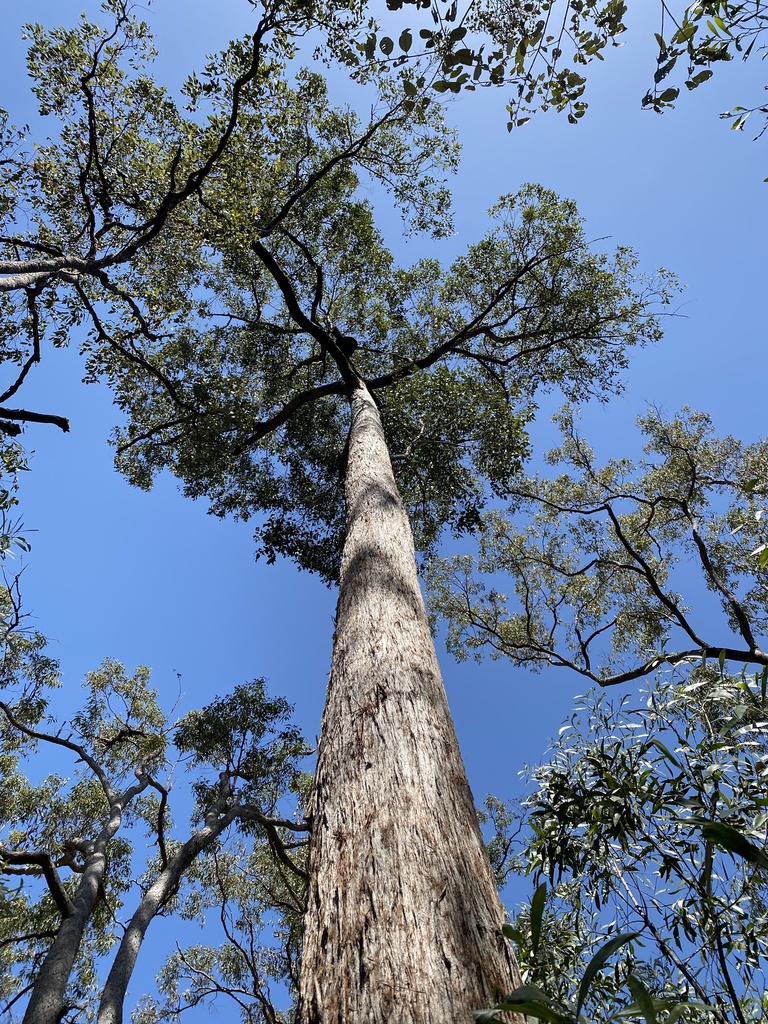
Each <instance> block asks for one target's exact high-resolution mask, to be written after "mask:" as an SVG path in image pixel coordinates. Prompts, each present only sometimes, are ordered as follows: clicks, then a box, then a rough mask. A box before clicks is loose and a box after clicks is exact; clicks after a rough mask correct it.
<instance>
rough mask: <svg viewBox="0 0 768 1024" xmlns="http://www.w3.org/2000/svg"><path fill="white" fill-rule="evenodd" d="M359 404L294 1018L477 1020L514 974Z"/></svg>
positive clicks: (360, 392)
mask: <svg viewBox="0 0 768 1024" xmlns="http://www.w3.org/2000/svg"><path fill="white" fill-rule="evenodd" d="M351 405H352V425H351V428H350V443H349V460H348V467H347V479H346V493H347V515H348V533H347V540H346V544H345V548H344V558H343V563H342V572H341V586H340V591H339V603H338V612H337V621H336V635H335V638H334V648H333V659H332V665H331V674H330V680H329V684H328V694H327V700H326V706H325V711H324V713H323V721H322V727H321V736H320V742H319V747H318V765H317V776H316V784H315V791H314V796H313V803H312V808H311V813H312V827H313V831H312V840H311V853H310V867H309V873H310V889H309V900H308V909H307V914H306V920H305V930H304V949H303V955H302V966H301V990H300V1021H301V1024H321V1022H322V1024H341V1022H344V1024H398V1022H408V1024H455V1022H461V1024H464V1022H466V1024H470V1022H471V1021H472V1015H471V1011H472V1010H473V1009H479V1008H484V1007H488V1006H490V1005H493V1002H494V1001H495V998H496V996H497V993H499V992H501V993H504V992H508V991H510V990H511V989H513V988H515V987H516V986H517V985H519V984H520V981H519V975H518V972H517V968H516V966H515V963H514V958H513V956H512V953H511V951H510V950H509V948H508V946H507V943H506V942H505V941H504V940H503V938H502V935H501V928H502V925H503V923H504V911H503V908H502V905H501V902H500V900H499V897H498V894H497V891H496V886H495V884H494V879H493V876H492V873H491V869H490V865H489V863H488V859H487V857H486V853H485V850H484V848H483V843H482V838H481V835H480V830H479V827H478V823H477V815H476V811H475V806H474V802H473V800H472V794H471V792H470V789H469V785H468V783H467V778H466V773H465V770H464V765H463V762H462V759H461V754H460V753H459V747H458V743H457V740H456V734H455V731H454V726H453V721H452V719H451V715H450V712H449V710H448V704H447V700H446V695H445V690H444V687H443V682H442V678H441V676H440V670H439V668H438V664H437V658H436V655H435V649H434V643H433V641H432V636H431V634H430V630H429V625H428V623H427V618H426V615H425V611H424V605H423V601H422V597H421V591H420V588H419V583H418V578H417V575H416V565H415V558H414V549H413V539H412V534H411V529H410V524H409V522H408V517H407V514H406V512H405V509H404V507H403V504H402V502H401V500H400V496H399V494H398V491H397V486H396V484H395V480H394V477H393V474H392V468H391V464H390V460H389V454H388V451H387V446H386V442H385V439H384V434H383V431H382V428H381V421H380V418H379V413H378V409H377V408H376V405H375V403H374V401H373V399H372V398H371V396H370V394H369V392H368V391H367V390H366V389H365V388H364V387H360V388H358V389H357V390H356V391H355V392H354V393H353V395H352V399H351Z"/></svg>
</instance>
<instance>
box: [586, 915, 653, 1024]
mask: <svg viewBox="0 0 768 1024" xmlns="http://www.w3.org/2000/svg"><path fill="white" fill-rule="evenodd" d="M638 935H640V932H623V933H622V934H621V935H615V936H614V937H613V938H612V939H609V940H608V942H606V943H605V945H604V946H602V947H601V948H600V949H599V950H598V951H597V953H595V955H594V956H593V957H592V959H591V960H590V961H589V964H588V965H587V969H586V971H584V977H583V978H582V979H581V984H580V985H579V996H578V1001H577V1003H576V1016H577V1017H578V1016H579V1014H580V1013H581V1008H582V1006H583V1005H584V1001H585V999H586V998H587V993H588V992H589V986H590V985H591V984H592V982H593V980H594V978H595V977H596V975H597V974H598V973H599V971H601V970H602V968H603V966H604V965H605V963H606V962H607V961H608V959H609V958H610V957H611V956H613V954H614V953H615V952H616V950H617V949H620V948H621V947H622V946H625V945H626V944H627V943H628V942H631V941H632V940H633V939H636V938H637V936H638Z"/></svg>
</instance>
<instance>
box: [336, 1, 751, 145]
mask: <svg viewBox="0 0 768 1024" xmlns="http://www.w3.org/2000/svg"><path fill="white" fill-rule="evenodd" d="M411 6H413V7H416V8H417V10H420V9H424V10H426V9H429V11H430V14H431V18H430V19H427V18H426V17H424V18H422V24H423V27H421V28H418V30H417V29H416V28H415V27H414V28H411V27H409V28H405V29H403V30H401V31H400V34H399V38H398V36H397V33H393V34H392V36H389V35H387V34H386V31H387V30H388V26H387V25H385V27H384V28H383V29H382V27H381V26H380V25H378V24H376V23H375V22H374V21H373V20H372V21H371V22H370V23H369V26H368V29H369V30H368V35H367V37H366V38H365V40H362V39H360V40H359V41H356V43H355V45H354V46H352V47H350V51H349V53H348V54H347V55H346V61H347V63H348V64H351V65H352V66H353V67H359V72H358V73H359V74H364V73H365V71H366V70H367V69H368V67H369V65H370V63H371V62H377V63H379V64H380V65H383V66H393V67H399V66H402V65H403V64H408V63H409V62H411V61H414V60H415V59H423V58H424V57H425V56H428V55H431V56H432V57H433V59H434V58H436V59H437V70H436V71H434V72H433V73H432V75H431V77H430V78H429V80H427V78H426V77H425V76H424V75H422V76H421V79H420V83H421V85H422V87H427V88H431V89H433V90H435V91H437V92H438V93H445V92H448V93H458V92H461V91H462V90H467V91H468V90H473V89H476V88H478V87H482V86H500V85H503V86H508V87H510V88H511V89H512V99H511V100H510V102H509V104H508V107H507V110H508V112H509V115H510V119H509V122H508V124H507V127H508V129H510V130H511V129H512V128H513V127H515V126H521V125H523V124H525V123H526V122H527V121H529V120H530V117H531V115H532V114H533V113H534V112H535V111H536V110H537V109H541V110H548V109H550V108H553V109H554V110H558V111H563V110H564V111H567V116H568V121H569V122H570V123H571V124H577V123H578V121H579V120H580V118H582V117H583V116H584V114H585V113H586V111H587V106H588V104H587V101H586V99H585V95H586V90H587V84H588V81H587V72H586V67H587V65H589V64H590V63H591V62H592V61H593V60H595V59H597V60H604V59H605V51H606V50H607V49H608V47H609V46H611V47H619V46H621V44H622V36H623V34H624V33H625V32H626V31H627V24H626V22H625V19H626V17H627V14H628V10H629V11H631V8H630V5H629V4H628V3H627V2H626V0H530V2H526V3H517V2H515V0H468V2H466V3H464V4H461V5H460V4H459V3H458V2H457V0H444V2H441V0H431V2H426V3H424V2H422V0H387V8H388V9H389V10H390V11H401V10H403V9H404V8H406V7H411ZM658 18H659V23H658V31H657V32H655V33H654V36H655V41H656V46H657V56H656V68H655V70H654V72H653V84H652V86H651V88H650V89H649V90H648V92H647V93H646V94H645V96H644V97H643V99H642V103H643V105H644V106H646V107H649V108H651V109H653V110H656V111H659V112H661V111H663V110H665V109H667V108H669V107H672V106H674V103H675V100H677V98H678V96H679V94H680V87H679V86H677V85H670V84H668V80H669V79H672V80H674V72H676V71H679V68H678V61H679V60H680V59H681V58H683V62H684V63H685V65H686V67H685V72H684V79H683V82H684V84H685V87H686V89H687V90H689V91H692V90H694V89H697V88H698V87H699V86H700V85H702V84H703V83H704V82H706V81H708V80H709V79H710V78H711V77H712V75H713V74H714V66H716V65H718V64H720V63H722V62H728V61H731V60H733V59H734V57H735V56H737V55H738V56H739V57H740V58H741V59H742V60H747V59H748V58H749V57H750V56H751V55H752V53H753V52H754V51H755V49H757V52H760V51H761V50H762V49H764V47H763V46H760V45H757V44H758V41H759V40H760V37H761V36H762V33H763V32H764V31H765V28H766V25H767V24H768V20H767V15H766V11H765V8H764V4H763V2H762V0H746V2H744V0H737V2H731V0H698V2H696V3H693V4H688V3H683V2H682V0H681V2H677V3H669V2H667V0H660V2H659V4H658ZM416 37H418V44H417V46H416V48H415V49H414V41H415V39H416ZM355 51H357V52H355ZM756 111H758V112H760V113H764V114H765V113H768V108H767V107H766V105H765V104H764V103H760V104H758V105H756V106H753V107H751V108H750V107H744V106H734V108H733V109H732V110H731V111H729V112H726V113H724V114H722V115H721V116H722V117H724V118H728V119H729V120H730V121H731V127H732V128H735V129H743V128H744V125H745V123H746V121H747V119H748V117H749V116H750V115H751V114H752V113H754V112H756ZM767 123H768V122H767ZM764 130H765V128H763V129H762V131H761V132H760V134H761V135H762V133H763V131H764Z"/></svg>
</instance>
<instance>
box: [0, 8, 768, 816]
mask: <svg viewBox="0 0 768 1024" xmlns="http://www.w3.org/2000/svg"><path fill="white" fill-rule="evenodd" d="M83 6H85V7H86V8H87V9H88V10H89V11H95V10H96V8H97V5H96V4H94V3H85V4H83V2H82V0H78V2H72V0H25V3H24V4H23V5H18V7H17V6H9V9H8V10H7V11H6V13H5V15H4V19H3V21H4V24H3V34H2V37H0V106H5V107H7V108H8V109H9V110H10V111H11V113H12V119H13V120H15V121H16V122H17V123H18V122H23V121H25V120H28V119H29V118H30V117H31V116H32V114H31V110H32V107H31V100H30V97H29V94H28V91H27V80H26V78H25V71H24V66H23V54H24V46H23V44H22V42H21V39H20V31H19V29H20V24H21V21H22V20H27V21H40V22H42V23H44V24H46V25H52V24H54V23H57V24H58V23H72V22H73V21H74V19H75V18H76V17H77V15H78V14H79V11H80V10H81V9H82V7H83ZM631 6H634V7H637V8H638V9H639V8H644V9H645V12H644V15H643V17H644V18H645V23H644V24H643V25H642V26H641V28H640V30H638V31H636V32H631V33H630V34H629V36H628V41H627V44H626V45H625V46H624V47H623V48H622V49H621V50H619V51H616V52H613V53H610V54H609V55H608V59H607V60H606V61H605V63H604V64H602V65H599V66H596V67H594V68H593V69H592V71H591V86H590V94H589V97H588V98H589V99H590V110H589V112H588V114H587V116H586V118H585V119H584V121H583V122H582V123H581V124H580V125H579V126H577V127H571V126H569V125H568V124H567V123H566V121H565V118H564V117H558V116H555V115H551V114H549V115H539V116H537V117H536V118H534V120H533V121H532V122H531V123H530V124H529V125H527V126H526V127H525V128H524V129H522V130H519V131H516V132H513V133H512V134H511V135H509V134H508V133H507V132H506V130H505V117H504V97H503V94H502V93H496V94H494V93H491V92H488V91H485V90H482V91H480V92H478V93H475V94H474V95H472V96H469V95H467V96H463V97H461V98H460V99H458V100H457V101H455V102H452V103H451V104H450V106H449V117H450V119H451V120H452V121H454V122H455V123H456V125H457V126H458V127H459V130H460V136H461V140H462V142H463V144H464V158H463V164H462V169H461V172H460V174H459V176H458V178H457V179H456V181H455V192H454V194H455V206H456V235H455V237H454V238H452V239H449V240H448V241H446V242H445V243H441V244H440V245H439V246H435V245H434V243H429V249H430V252H432V253H433V254H434V255H436V256H438V257H441V258H444V259H446V260H447V259H450V258H451V257H452V256H453V255H454V254H455V253H457V252H459V251H461V250H462V249H463V248H464V247H465V246H466V245H467V244H469V243H470V242H472V241H474V240H475V239H476V238H478V237H479V236H480V235H481V234H482V233H483V231H484V225H485V210H486V208H487V207H488V206H489V205H491V203H493V202H494V201H495V199H496V198H497V197H498V196H499V195H500V194H503V193H507V192H512V191H514V190H516V189H517V187H518V186H519V185H520V184H522V183H523V182H526V181H537V182H540V183H542V184H543V185H545V186H547V187H549V188H552V189H554V190H555V191H557V192H560V193H561V194H563V195H568V196H571V197H573V198H574V199H576V200H577V202H578V204H579V207H580V209H581V211H582V214H583V215H584V216H585V218H586V220H587V231H588V234H589V235H590V236H591V237H594V238H602V237H603V236H611V242H612V244H626V245H631V246H633V247H634V248H636V249H637V250H638V252H639V253H640V255H641V257H642V262H643V266H644V267H645V268H646V269H647V270H648V271H653V270H654V269H655V268H657V267H659V266H665V267H668V268H671V269H673V270H674V271H676V272H677V273H678V275H679V277H680V279H681V281H682V282H683V283H684V284H686V285H687V288H686V291H685V293H684V295H683V296H682V297H681V307H680V313H681V314H682V315H681V316H680V317H678V318H674V319H670V321H669V323H668V328H667V336H666V339H665V341H664V342H663V343H662V344H660V345H658V346H656V347H655V348H653V349H649V350H646V351H644V352H641V353H637V354H635V355H634V356H633V360H632V364H631V367H630V370H629V372H628V374H627V380H626V383H627V387H626V391H625V393H624V394H623V395H622V396H621V397H620V398H618V399H615V400H613V401H612V402H611V403H610V405H608V406H604V407H596V408H594V409H590V410H588V411H587V413H586V422H587V424H588V427H589V429H591V430H592V435H593V436H595V435H596V436H597V439H598V441H599V444H598V447H599V448H600V450H601V451H602V452H603V453H604V454H606V455H613V456H621V455H624V454H634V453H635V452H636V451H637V443H636V439H635V436H634V429H633V421H634V418H635V416H636V415H637V414H638V413H640V412H642V411H643V410H644V409H645V407H646V405H647V404H648V403H649V402H652V403H658V404H661V405H662V406H663V407H664V408H665V409H666V410H667V411H668V412H672V411H674V410H676V409H677V408H679V407H680V406H681V405H684V404H688V405H691V406H693V407H695V408H703V409H706V410H709V411H711V412H712V413H713V415H714V417H715V422H716V425H717V427H718V429H719V430H720V431H721V432H722V433H726V432H730V433H733V434H735V435H736V436H740V437H742V438H744V439H745V440H752V439H755V438H756V437H757V436H758V435H759V434H761V433H764V432H765V428H764V423H765V415H764V410H765V407H766V372H765V355H764V352H765V337H764V335H765V327H764V323H765V315H764V301H765V299H764V296H765V280H766V267H765V252H766V200H768V184H763V178H765V177H766V176H767V175H768V143H766V142H755V143H753V142H752V141H751V135H752V134H754V131H756V130H757V128H758V127H759V124H757V123H756V124H755V128H754V131H753V132H752V133H750V132H749V131H746V132H743V133H738V132H731V131H729V130H728V129H727V126H726V125H725V124H724V123H722V122H719V121H718V119H717V114H718V112H719V111H721V110H724V109H726V108H728V107H731V106H732V105H734V104H736V103H744V104H745V105H747V104H748V103H750V102H751V103H756V102H758V101H759V99H760V98H761V95H762V90H763V84H762V82H761V78H760V75H761V72H762V71H764V66H761V64H760V62H759V61H758V60H756V59H755V60H753V62H752V64H751V65H746V66H742V65H734V66H730V67H724V68H721V69H720V70H718V71H717V72H716V75H715V78H714V79H713V80H712V81H711V82H710V83H708V84H707V85H706V86H704V87H702V88H701V89H699V90H698V91H697V92H696V93H693V94H691V95H690V96H688V95H686V96H683V97H681V101H680V102H679V104H678V108H677V110H675V111H671V112H668V113H666V114H665V115H664V116H658V115H654V114H653V113H650V112H643V111H641V110H640V104H639V101H640V97H641V96H642V95H643V93H644V92H645V90H646V89H647V87H648V84H649V82H650V80H651V75H652V70H653V42H652V32H653V31H654V29H655V27H656V26H655V23H654V18H655V16H656V7H657V5H656V4H655V3H653V2H651V3H649V2H648V0H645V2H642V3H641V2H640V0H634V4H633V5H631ZM17 12H18V14H17ZM146 17H147V20H148V21H149V22H150V23H151V25H152V26H153V27H154V29H155V31H156V35H157V45H158V49H159V51H160V53H161V58H160V61H159V65H158V67H159V71H158V75H159V77H160V78H161V79H162V80H164V81H167V82H168V84H169V85H171V86H174V85H177V84H178V83H179V82H180V80H181V78H182V77H183V73H184V72H185V71H186V70H188V69H189V70H191V69H192V68H194V67H200V66H201V64H202V61H203V57H204V55H205V53H206V52H210V51H212V50H215V49H218V48H220V47H222V46H224V45H225V44H226V42H227V40H228V39H229V38H230V37H231V36H233V35H238V34H243V33H244V32H246V31H248V28H249V26H250V25H251V24H252V21H253V13H252V9H251V8H250V6H249V5H248V4H247V3H246V2H245V0H220V2H219V3H218V4H217V5H216V7H215V13H214V8H213V5H212V4H211V3H210V2H209V0H156V3H154V4H153V5H152V7H151V8H149V9H148V10H147V13H146ZM15 21H18V22H19V25H18V27H17V26H16V25H15V24H14V22H15ZM630 24H631V26H632V27H637V19H634V20H633V21H631V22H630ZM381 220H382V223H383V224H384V225H386V227H387V235H388V237H389V238H390V240H391V241H392V243H393V245H394V244H395V238H396V234H397V231H398V224H397V222H396V221H395V219H394V215H393V214H392V212H391V211H390V209H389V208H388V207H386V206H385V205H384V206H382V208H381ZM427 248H428V247H427V245H426V243H424V242H423V241H419V240H415V241H414V240H412V241H409V242H408V243H397V245H396V249H397V251H398V252H399V253H400V254H401V255H402V259H403V261H410V260H411V259H414V258H416V257H417V256H420V255H422V254H423V253H424V252H425V251H426V250H427ZM761 296H762V297H761ZM73 340H74V339H73ZM81 375H82V370H81V365H80V361H79V358H78V357H77V346H76V344H75V345H73V349H72V350H70V351H68V352H46V353H44V355H43V365H42V366H41V367H40V369H39V370H38V371H37V373H36V376H35V379H34V380H31V381H30V384H29V386H28V387H27V386H26V385H25V391H24V399H23V401H24V403H25V404H26V406H27V407H31V408H38V407H39V408H44V409H45V410H46V411H50V412H55V413H59V414H63V415H66V416H69V417H70V419H71V424H72V432H71V433H70V434H68V435H62V434H60V433H59V432H58V431H56V430H55V428H52V427H42V426H41V427H36V426H33V427H30V428H27V431H26V434H25V443H26V444H27V446H28V447H29V449H30V450H34V453H35V454H34V457H33V458H32V472H31V473H30V474H28V476H27V477H26V479H25V480H24V487H23V491H22V495H21V497H22V511H23V514H24V519H25V523H26V525H27V527H28V528H34V529H35V530H37V531H38V532H37V533H35V534H32V535H31V539H32V542H33V550H32V554H31V555H30V556H29V557H28V558H27V568H26V570H25V573H24V582H23V593H24V600H25V604H26V606H27V609H28V610H29V611H30V612H31V613H32V614H33V616H34V624H35V625H36V626H37V627H38V628H39V629H41V630H42V631H43V632H44V633H45V634H46V635H48V636H50V637H51V638H52V642H53V652H54V653H55V654H56V655H57V656H58V657H60V659H61V663H62V667H63V673H64V680H65V683H66V687H67V691H66V692H67V693H72V694H73V696H72V700H73V702H74V701H75V700H77V699H78V698H76V697H75V696H74V690H75V689H76V688H77V686H78V683H79V680H80V679H81V677H82V675H83V673H84V672H85V671H86V670H87V669H89V668H92V667H95V666H97V665H98V664H99V662H100V661H101V660H102V659H103V658H104V657H105V656H107V655H109V656H112V657H116V658H118V659H120V660H122V661H124V662H125V663H126V664H127V666H128V667H129V668H133V667H134V666H135V665H137V664H146V665H149V666H151V667H152V668H153V678H154V681H155V684H156V685H157V686H158V687H159V688H160V689H161V691H162V692H164V693H167V694H168V698H169V699H168V703H169V705H170V704H171V703H173V700H174V698H175V695H176V693H177V688H178V684H177V676H176V673H177V672H178V673H180V674H181V677H182V684H181V685H182V689H183V692H184V695H185V696H184V706H195V705H199V704H201V703H204V702H206V701H208V700H209V699H210V698H212V697H213V696H214V695H215V694H221V693H224V692H226V690H227V689H229V688H230V687H231V686H233V685H234V684H235V683H237V682H239V681H242V680H244V679H249V678H252V677H254V676H257V675H259V676H260V675H264V676H266V677H267V678H268V679H269V681H270V684H271V688H272V690H273V691H274V692H278V693H283V694H285V695H286V696H287V697H288V698H289V699H290V700H291V701H293V702H295V704H296V717H297V720H298V722H299V723H300V725H301V726H302V728H303V729H304V730H305V732H306V733H307V735H308V736H309V737H310V738H312V737H314V735H315V734H316V731H317V728H318V723H319V716H320V710H321V707H322V702H323V696H324V687H325V681H326V678H327V671H328V664H329V657H330V640H331V632H332V615H333V610H334V595H333V594H332V593H330V592H329V591H327V590H326V589H325V588H324V587H322V586H321V585H320V584H318V583H317V581H316V580H314V579H312V578H311V577H308V576H307V575H302V574H299V573H298V572H297V570H296V569H295V568H294V567H293V566H292V565H289V564H282V565H280V564H279V565H276V566H267V565H264V564H256V563H255V562H254V559H253V546H252V542H251V535H250V531H249V528H248V526H247V524H236V523H229V522H221V521H219V520H214V519H212V518H210V517H207V516H206V514H205V508H204V506H203V505H202V504H201V503H197V504H196V503H192V502H190V501H188V500H185V499H182V498H181V497H180V496H179V495H178V494H177V492H176V489H175V485H174V482H173V481H172V480H170V479H163V480H161V481H160V482H159V483H158V485H157V486H156V487H155V489H154V490H153V491H152V492H151V493H149V494H144V493H140V492H137V491H135V490H133V489H131V488H130V487H129V486H128V484H126V483H125V482H124V481H123V480H122V479H121V478H120V477H118V476H117V475H116V474H115V472H114V470H113V469H112V464H111V460H112V455H111V449H110V448H109V447H108V446H107V444H106V440H107V437H108V434H109V431H110V428H111V427H112V426H113V424H114V416H115V410H114V409H113V408H112V406H111V399H110V395H109V393H108V392H107V391H106V389H104V388H101V387H96V386H89V387H86V386H84V385H82V384H81V383H80V376H81ZM538 433H539V428H536V430H535V431H534V436H536V435H537V434H538ZM541 433H542V434H546V429H545V427H542V428H541ZM438 653H441V652H440V651H439V652H438ZM442 663H443V666H444V671H445V678H446V684H447V687H448V691H449V698H450V700H451V705H452V707H453V711H454V716H455V718H456V724H457V729H458V733H459V737H460V740H461V743H462V749H463V752H464V756H465V760H466V763H467V767H468V771H469V775H470V782H471V784H472V787H473V790H474V792H475V796H476V798H477V799H478V800H480V799H482V797H483V796H484V795H485V794H486V793H488V792H493V793H495V794H496V795H498V796H500V797H504V798H507V797H510V796H513V795H515V794H516V793H517V792H519V781H518V778H517V773H518V771H519V770H520V768H521V767H522V765H523V763H524V762H526V761H528V762H531V761H536V760H538V759H539V758H540V757H541V755H542V754H543V752H544V750H545V748H546V745H547V740H548V738H549V737H551V736H553V735H556V734H557V731H558V727H559V724H560V721H561V719H562V717H563V716H564V715H565V714H566V713H567V712H568V710H569V708H570V706H571V702H572V698H573V695H574V694H576V693H579V692H581V689H582V684H581V682H580V681H579V680H578V679H576V678H573V677H570V676H567V675H565V674H563V673H562V672H561V673H550V674H549V675H544V676H529V675H527V674H525V673H523V672H520V671H513V670H510V669H509V668H507V667H506V666H505V665H503V664H501V663H494V664H490V663H489V664H485V665H483V666H475V665H474V664H467V665H462V666H456V665H454V664H452V662H451V660H450V659H449V658H448V657H447V655H445V654H444V653H442Z"/></svg>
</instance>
